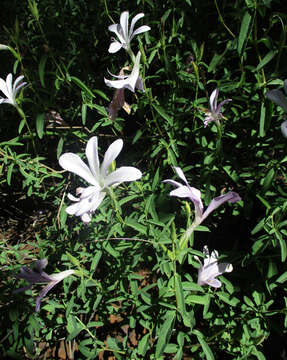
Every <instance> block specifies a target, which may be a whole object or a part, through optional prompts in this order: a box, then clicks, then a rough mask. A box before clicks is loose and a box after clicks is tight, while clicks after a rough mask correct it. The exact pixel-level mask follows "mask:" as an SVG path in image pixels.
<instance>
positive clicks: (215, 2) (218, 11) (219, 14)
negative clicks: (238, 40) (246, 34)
mask: <svg viewBox="0 0 287 360" xmlns="http://www.w3.org/2000/svg"><path fill="white" fill-rule="evenodd" d="M214 4H215V7H216V10H217V13H218V16H219V20H220V22H221V23H222V25H223V26H224V27H225V29H226V30H227V31H228V33H229V34H230V35H231V36H232V37H233V38H235V35H234V34H233V32H232V31H231V30H230V29H229V27H228V26H227V25H226V24H225V22H224V20H223V17H222V15H221V12H220V10H219V7H218V4H217V1H216V0H214Z"/></svg>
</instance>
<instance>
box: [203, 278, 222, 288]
mask: <svg viewBox="0 0 287 360" xmlns="http://www.w3.org/2000/svg"><path fill="white" fill-rule="evenodd" d="M205 283H206V284H207V285H209V286H212V287H214V288H220V287H221V285H222V284H221V282H220V281H219V280H217V279H214V278H211V279H207V280H206V281H205Z"/></svg>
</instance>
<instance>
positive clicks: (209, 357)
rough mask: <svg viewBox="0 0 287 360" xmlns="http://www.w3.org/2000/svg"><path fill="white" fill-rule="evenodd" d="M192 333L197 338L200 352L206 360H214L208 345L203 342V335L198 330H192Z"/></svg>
mask: <svg viewBox="0 0 287 360" xmlns="http://www.w3.org/2000/svg"><path fill="white" fill-rule="evenodd" d="M193 333H194V334H195V335H196V336H197V339H198V341H199V343H200V345H201V347H202V350H203V352H204V354H205V356H206V359H207V360H214V356H213V353H212V351H211V349H210V347H209V345H208V344H207V342H206V341H205V340H204V338H203V334H202V333H201V332H200V331H198V330H194V331H193Z"/></svg>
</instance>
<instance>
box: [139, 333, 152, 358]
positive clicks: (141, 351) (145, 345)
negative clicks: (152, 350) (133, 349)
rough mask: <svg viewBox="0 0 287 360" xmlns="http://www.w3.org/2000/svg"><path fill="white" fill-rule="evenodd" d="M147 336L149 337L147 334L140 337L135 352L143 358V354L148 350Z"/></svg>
mask: <svg viewBox="0 0 287 360" xmlns="http://www.w3.org/2000/svg"><path fill="white" fill-rule="evenodd" d="M149 336H150V335H149V334H145V335H144V336H143V337H142V339H141V340H140V341H139V344H138V348H137V351H138V354H139V355H141V356H145V354H146V352H147V350H148V348H149V343H148V340H149Z"/></svg>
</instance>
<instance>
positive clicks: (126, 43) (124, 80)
mask: <svg viewBox="0 0 287 360" xmlns="http://www.w3.org/2000/svg"><path fill="white" fill-rule="evenodd" d="M143 16H144V14H143V13H140V14H137V15H136V16H135V17H134V18H133V19H132V21H131V25H130V27H129V12H128V11H124V12H122V13H121V16H120V23H119V24H112V25H110V26H109V30H110V31H111V32H113V33H115V34H116V36H117V39H115V38H112V42H111V44H110V46H109V50H108V51H109V53H112V54H113V53H116V52H118V51H119V50H120V49H121V48H123V49H125V50H126V51H127V53H128V54H129V55H130V57H131V59H132V62H133V67H132V69H131V72H130V74H129V75H125V74H123V71H124V70H126V69H127V68H126V67H125V68H123V69H122V70H121V71H120V74H119V75H114V74H111V73H110V74H111V75H112V76H113V77H114V78H116V79H117V80H108V79H106V78H105V79H104V81H105V83H106V85H107V86H109V87H112V88H115V89H117V90H116V91H115V94H114V96H113V100H112V102H111V103H110V106H109V108H108V112H109V116H110V118H111V119H112V120H114V119H115V118H116V117H117V114H118V111H119V110H120V109H121V108H122V107H123V108H124V105H125V106H126V107H128V108H129V106H127V104H126V103H125V98H124V89H128V90H130V91H132V92H135V89H138V90H141V91H144V87H143V82H142V79H141V77H140V75H139V70H140V58H141V53H140V51H139V52H138V53H137V55H136V56H135V55H134V53H133V52H132V50H131V41H132V39H133V38H134V37H135V36H136V35H138V34H141V33H144V32H146V31H149V30H150V27H149V26H147V25H143V26H140V27H139V28H137V29H136V30H134V28H135V24H136V22H137V21H138V20H139V19H141V18H142V17H143Z"/></svg>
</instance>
